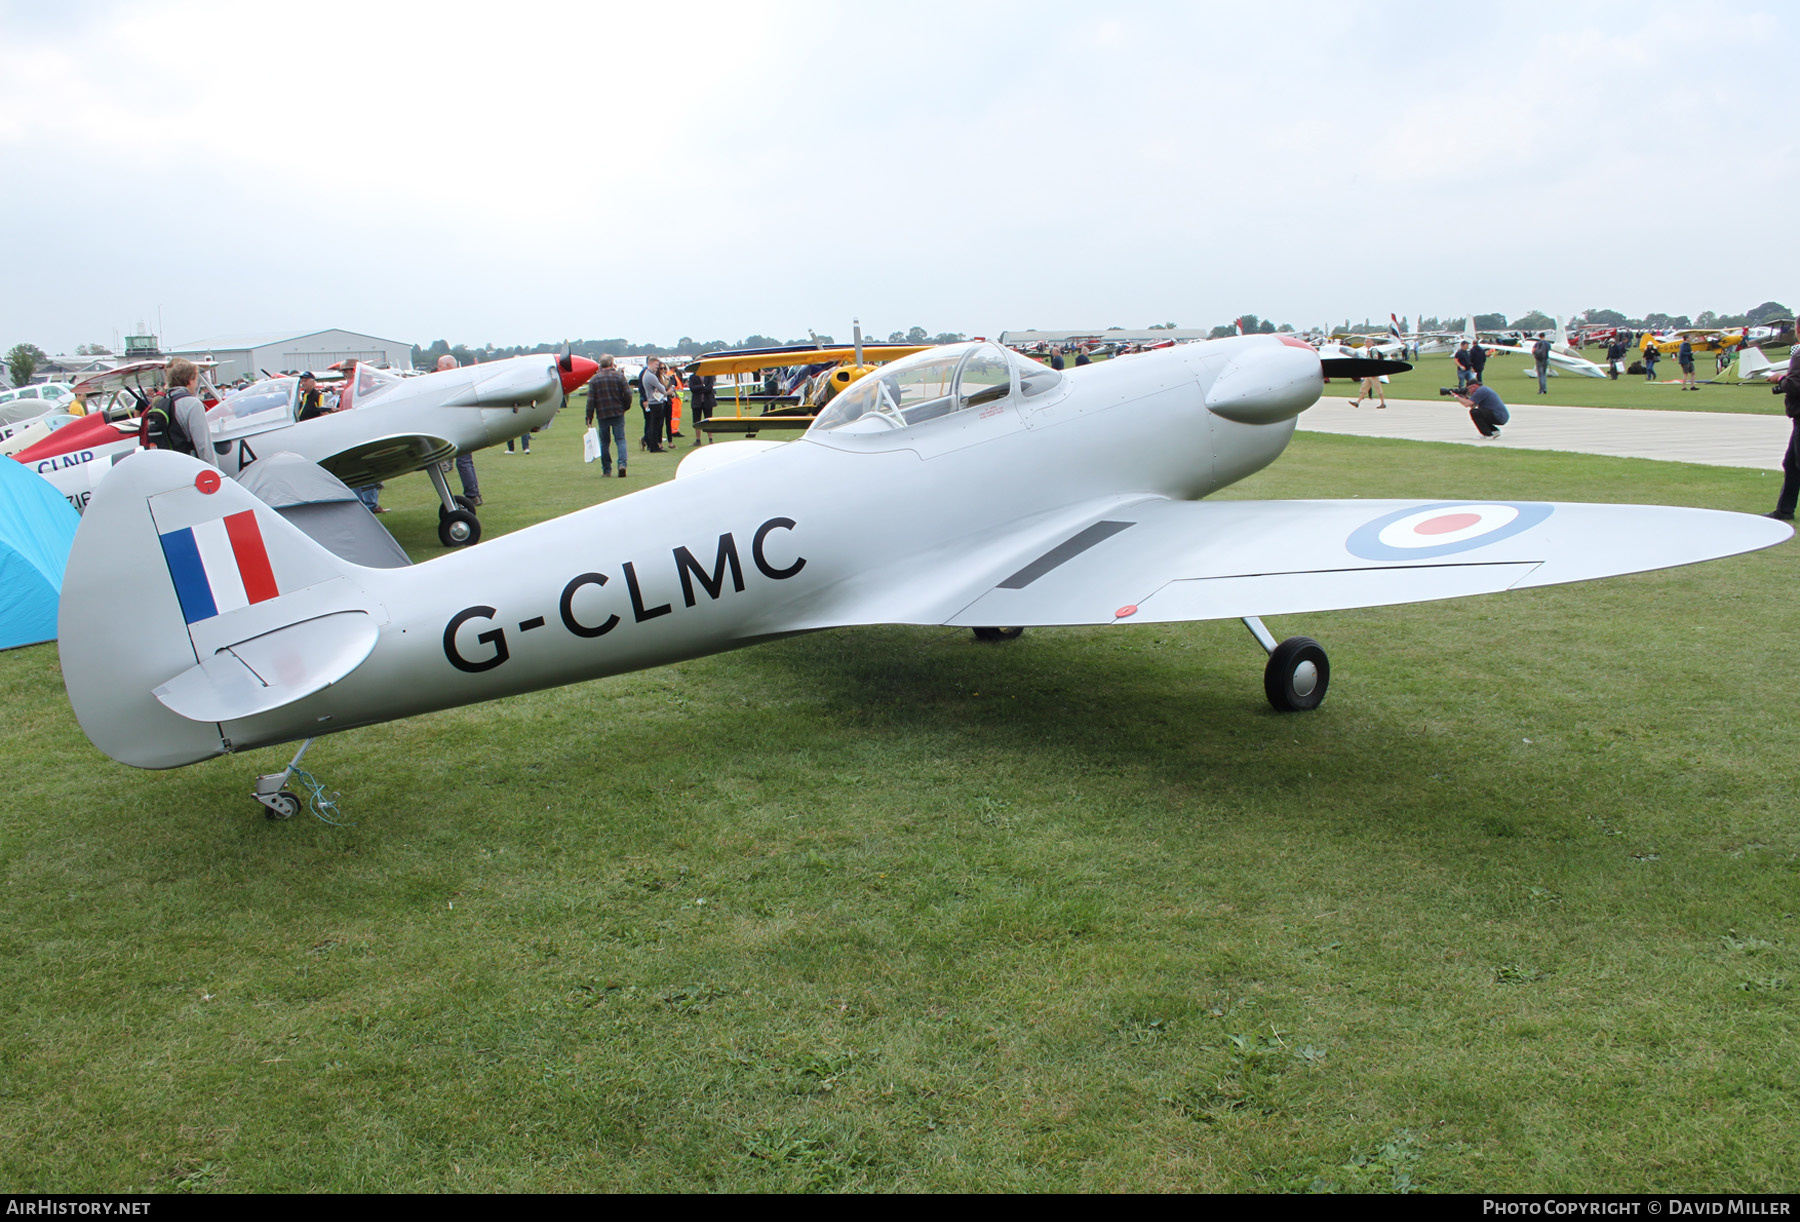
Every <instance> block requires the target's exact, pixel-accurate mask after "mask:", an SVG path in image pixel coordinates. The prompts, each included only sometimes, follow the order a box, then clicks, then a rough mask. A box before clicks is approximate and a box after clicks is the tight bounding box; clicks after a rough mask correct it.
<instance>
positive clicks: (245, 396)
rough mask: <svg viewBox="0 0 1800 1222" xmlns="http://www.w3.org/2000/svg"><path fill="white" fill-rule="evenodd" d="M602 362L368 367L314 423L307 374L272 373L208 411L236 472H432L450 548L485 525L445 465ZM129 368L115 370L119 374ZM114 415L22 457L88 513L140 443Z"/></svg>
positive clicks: (523, 420)
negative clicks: (261, 461)
mask: <svg viewBox="0 0 1800 1222" xmlns="http://www.w3.org/2000/svg"><path fill="white" fill-rule="evenodd" d="M598 368H599V366H598V365H597V364H596V363H595V362H593V361H590V360H588V359H587V358H585V357H579V356H570V355H568V354H566V353H565V354H564V355H562V356H560V357H558V356H553V355H548V354H546V355H540V356H518V357H513V358H511V359H510V360H504V361H492V362H489V363H488V364H485V365H466V366H464V367H462V368H460V369H449V370H445V371H444V372H442V373H431V374H425V375H422V376H420V377H416V378H403V377H401V376H400V375H399V374H396V373H391V372H386V371H383V370H378V369H375V368H373V367H370V366H366V365H363V366H358V367H357V369H356V373H355V380H354V382H353V383H351V384H349V385H347V386H345V387H344V388H343V391H342V394H343V398H342V399H341V400H340V402H339V404H338V409H337V410H336V411H333V412H330V413H328V414H326V415H323V416H318V417H316V418H313V419H310V420H296V418H295V413H296V410H297V399H298V390H299V379H298V378H293V377H281V378H269V379H266V380H264V381H261V382H254V383H252V384H251V385H249V386H247V387H245V388H244V389H242V390H239V391H236V392H234V393H232V394H228V395H225V396H224V397H223V398H222V399H220V400H219V401H218V402H217V403H216V404H214V405H213V406H211V407H210V408H208V410H207V413H206V418H207V427H208V430H209V431H210V433H211V438H210V441H211V444H212V447H213V453H214V454H215V455H216V456H217V458H218V462H219V468H220V469H221V470H222V471H224V472H225V474H227V475H235V474H236V473H237V472H238V471H240V470H242V469H243V468H244V467H246V466H248V465H249V464H251V463H253V462H255V461H256V458H257V455H258V454H272V453H275V452H277V451H286V452H287V453H291V454H298V455H300V457H302V458H305V459H307V460H309V461H311V462H315V463H318V464H319V465H320V466H322V467H324V468H325V469H326V470H327V471H329V472H331V474H332V475H334V476H336V477H337V478H338V479H340V480H342V481H343V482H344V483H346V484H348V485H350V486H351V487H353V488H354V487H359V486H361V485H364V484H373V483H377V482H379V481H381V480H387V479H393V478H396V477H397V476H400V475H405V474H407V473H408V472H412V471H420V470H423V471H425V472H426V473H427V474H428V475H429V476H430V477H431V482H432V486H433V487H434V488H435V489H436V490H437V494H438V499H439V501H440V503H441V509H440V511H439V515H438V538H439V539H440V540H441V541H442V542H443V544H444V546H445V547H464V546H468V545H470V544H473V543H475V542H477V541H479V540H480V538H481V522H480V519H478V518H477V517H476V516H475V513H474V511H473V509H472V508H471V507H470V506H469V505H468V504H466V503H465V502H463V501H462V500H461V499H459V498H457V497H454V496H452V495H451V493H450V487H449V484H448V483H447V482H446V481H445V479H444V475H443V472H441V471H440V470H438V463H439V462H440V461H442V460H444V459H446V458H451V457H454V456H455V455H457V454H459V453H467V452H469V451H472V450H479V449H482V448H483V447H486V446H491V445H498V444H499V443H501V442H504V441H507V440H509V439H510V438H513V437H517V436H519V435H520V434H522V433H525V432H527V431H529V430H531V429H538V428H543V427H544V426H546V425H548V424H549V423H550V421H551V419H552V417H554V416H555V415H556V412H557V410H558V409H559V408H561V407H562V405H563V403H564V402H565V399H566V396H567V394H568V392H569V391H572V390H573V389H574V388H575V387H577V386H580V385H581V384H582V383H584V382H586V381H587V380H588V378H590V377H592V376H593V374H594V371H595V370H597V369H598ZM127 372H128V371H127V370H114V371H112V372H111V373H109V374H107V375H105V376H106V377H107V378H110V379H114V380H118V379H119V378H120V377H121V375H124V374H126V373H127ZM158 373H159V375H160V364H159V365H158ZM156 384H157V386H160V384H161V383H160V376H159V378H158V380H157V383H156ZM141 393H142V392H141V391H140V394H141ZM214 393H215V394H216V392H214ZM108 414H113V416H114V420H115V421H116V420H117V413H116V412H110V409H109V412H100V413H96V414H95V416H96V418H95V420H94V422H93V423H92V424H87V425H83V424H80V423H77V424H74V425H70V426H67V427H65V428H63V429H61V430H59V431H58V432H56V433H55V434H53V435H52V436H50V437H48V438H46V439H45V440H43V441H41V442H39V443H38V444H37V445H34V446H31V447H30V448H28V449H25V450H21V451H20V452H19V453H18V454H16V455H14V457H15V458H16V459H17V460H18V461H20V462H22V463H25V464H26V465H28V466H32V467H34V468H35V469H36V470H37V472H38V474H40V475H42V476H43V477H44V478H45V479H47V480H49V481H50V482H51V483H52V484H53V485H55V486H56V489H57V491H59V492H61V493H62V494H63V495H64V496H66V497H68V498H69V502H70V504H72V505H74V506H75V508H76V509H77V510H82V511H85V508H86V506H87V504H88V501H89V498H90V497H91V496H92V494H93V490H94V488H95V487H96V486H97V485H98V484H99V483H100V481H101V480H102V479H103V478H106V477H108V476H109V474H110V472H111V470H112V468H113V466H114V464H116V463H117V462H118V461H119V460H120V459H122V458H124V457H126V456H128V455H130V454H132V453H134V452H136V450H137V449H138V448H139V442H138V436H137V426H136V425H135V424H134V423H131V422H130V421H125V422H122V423H117V422H109V421H108V420H107V419H106V418H105V417H106V416H107V415H108Z"/></svg>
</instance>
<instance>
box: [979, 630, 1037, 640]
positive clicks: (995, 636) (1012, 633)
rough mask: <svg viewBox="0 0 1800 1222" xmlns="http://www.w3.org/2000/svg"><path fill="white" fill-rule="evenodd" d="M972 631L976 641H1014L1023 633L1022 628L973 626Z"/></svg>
mask: <svg viewBox="0 0 1800 1222" xmlns="http://www.w3.org/2000/svg"><path fill="white" fill-rule="evenodd" d="M972 631H973V632H974V633H975V639H976V640H978V641H1016V640H1018V639H1019V638H1020V637H1022V636H1024V635H1025V630H1024V629H1023V628H975V629H972Z"/></svg>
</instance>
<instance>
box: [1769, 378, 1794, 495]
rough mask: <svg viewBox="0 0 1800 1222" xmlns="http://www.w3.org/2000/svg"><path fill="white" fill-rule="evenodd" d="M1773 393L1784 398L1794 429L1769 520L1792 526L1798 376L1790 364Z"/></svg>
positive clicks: (1782, 463)
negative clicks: (1779, 486)
mask: <svg viewBox="0 0 1800 1222" xmlns="http://www.w3.org/2000/svg"><path fill="white" fill-rule="evenodd" d="M1775 393H1776V394H1778V395H1786V396H1787V399H1786V405H1787V414H1788V419H1789V420H1791V421H1793V426H1794V427H1793V430H1792V431H1791V432H1790V433H1789V434H1788V447H1787V453H1786V454H1784V455H1782V457H1781V495H1780V497H1778V498H1777V499H1776V501H1775V512H1774V513H1772V514H1770V515H1769V516H1770V517H1771V518H1776V519H1778V520H1780V521H1783V522H1792V521H1793V520H1794V505H1795V503H1796V502H1800V372H1796V371H1795V369H1794V367H1793V365H1792V364H1790V365H1789V366H1788V375H1787V376H1786V377H1785V378H1783V379H1781V381H1779V382H1777V383H1775Z"/></svg>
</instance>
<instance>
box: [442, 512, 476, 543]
mask: <svg viewBox="0 0 1800 1222" xmlns="http://www.w3.org/2000/svg"><path fill="white" fill-rule="evenodd" d="M438 542H439V543H442V544H443V545H444V546H445V547H474V546H475V545H476V544H477V543H480V542H481V519H480V518H478V517H476V516H475V515H474V514H473V513H470V512H469V511H468V510H467V509H459V510H457V511H456V512H455V513H447V514H445V515H444V516H443V518H442V519H441V520H440V521H439V522H438Z"/></svg>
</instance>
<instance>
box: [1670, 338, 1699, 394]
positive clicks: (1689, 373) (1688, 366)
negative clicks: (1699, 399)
mask: <svg viewBox="0 0 1800 1222" xmlns="http://www.w3.org/2000/svg"><path fill="white" fill-rule="evenodd" d="M1675 363H1676V364H1678V365H1680V366H1681V389H1683V390H1699V389H1700V386H1699V384H1698V383H1697V382H1695V381H1694V343H1693V341H1692V340H1690V339H1689V338H1688V337H1687V336H1685V335H1684V336H1682V337H1681V347H1679V348H1677V349H1676V350H1675Z"/></svg>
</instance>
